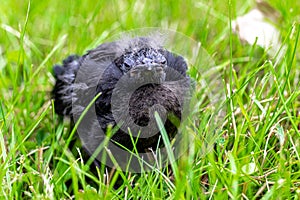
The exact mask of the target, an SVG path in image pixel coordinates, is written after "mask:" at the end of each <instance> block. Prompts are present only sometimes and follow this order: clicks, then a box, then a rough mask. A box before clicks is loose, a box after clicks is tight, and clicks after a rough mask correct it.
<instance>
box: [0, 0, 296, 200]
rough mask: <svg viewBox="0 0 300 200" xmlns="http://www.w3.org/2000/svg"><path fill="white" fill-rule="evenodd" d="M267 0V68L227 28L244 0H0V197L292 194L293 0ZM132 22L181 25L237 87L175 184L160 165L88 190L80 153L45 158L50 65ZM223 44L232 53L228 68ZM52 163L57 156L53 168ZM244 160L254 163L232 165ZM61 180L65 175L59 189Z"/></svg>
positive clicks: (51, 119) (52, 127)
mask: <svg viewBox="0 0 300 200" xmlns="http://www.w3.org/2000/svg"><path fill="white" fill-rule="evenodd" d="M267 2H268V3H269V4H270V5H271V6H273V7H274V8H275V9H276V10H277V11H278V12H279V13H280V15H281V18H280V21H279V24H278V25H277V27H278V28H279V30H280V32H281V34H282V41H283V43H284V44H285V45H287V52H286V55H285V56H284V59H283V61H282V62H281V63H279V64H278V66H275V67H274V66H273V65H272V64H273V63H272V58H269V57H268V56H266V55H265V54H264V53H263V52H261V51H255V52H254V53H253V47H252V46H251V45H246V44H243V43H241V42H240V40H239V38H238V37H237V36H236V35H232V34H231V31H230V28H229V22H230V19H235V18H236V17H237V16H239V15H243V14H245V13H246V12H248V11H249V10H251V9H252V8H254V7H255V2H254V1H252V0H247V1H228V2H227V1H220V0H217V1H191V0H189V1H171V0H164V1H163V0H161V1H155V2H153V1H149V0H148V1H147V0H146V1H116V0H112V1H72V0H65V1H58V0H49V1H38V0H31V1H28V0H26V1H17V0H2V1H1V4H0V13H1V14H0V106H1V107H0V111H1V112H0V133H1V137H0V145H1V158H0V182H1V187H0V188H1V190H0V197H1V198H3V199H20V198H28V199H30V198H34V199H52V198H65V199H69V198H74V197H76V198H77V199H80V198H81V199H85V198H88V197H90V198H95V197H97V198H108V199H110V198H112V197H114V198H134V199H135V198H137V199H139V198H147V199H155V198H158V199H159V198H169V199H174V198H175V199H184V198H187V199H189V198H194V199H196V198H198V197H199V198H216V199H224V198H229V197H230V198H244V199H252V198H265V199H290V198H292V199H299V198H300V196H299V195H300V189H299V187H300V181H299V180H300V172H299V169H300V168H299V167H300V161H299V153H300V147H299V145H300V140H299V138H300V137H299V136H300V135H299V128H297V126H299V125H298V124H299V121H300V120H299V105H300V103H299V101H300V100H299V88H300V86H299V76H300V75H299V74H300V69H299V68H300V67H299V66H300V59H299V56H300V51H299V42H298V36H299V20H300V1H280V0H270V1H267ZM229 13H231V16H230V14H229ZM143 27H161V28H165V29H172V30H176V31H178V32H181V33H184V34H185V35H187V36H189V37H191V38H193V39H194V40H196V41H199V42H201V44H202V47H204V48H205V49H206V50H207V52H208V53H209V54H210V55H211V56H212V57H213V59H214V60H215V62H216V64H217V65H225V68H224V72H223V73H224V77H223V79H224V81H225V84H229V85H230V87H231V88H232V89H233V91H237V92H236V93H235V95H234V97H232V104H231V106H230V109H229V110H228V116H229V117H228V119H227V120H228V121H227V122H224V123H227V124H228V125H227V126H226V127H227V130H224V132H225V133H226V134H224V135H225V136H226V137H225V136H224V135H223V137H222V139H223V140H224V141H223V140H222V144H218V145H217V148H216V150H215V151H214V152H213V153H211V154H208V155H207V156H206V157H205V158H200V157H199V156H197V149H199V148H200V147H197V144H199V143H200V144H201V140H200V138H199V141H195V144H196V145H195V152H194V154H193V155H190V156H189V157H188V158H192V160H193V162H192V161H189V162H188V164H186V165H183V166H181V167H182V168H180V177H181V178H182V179H181V181H180V182H175V183H174V184H173V183H168V184H165V183H164V181H166V180H165V179H164V178H163V176H162V175H161V174H159V173H152V174H150V175H148V176H147V175H145V177H147V180H145V179H146V178H145V177H144V180H140V182H139V186H136V187H131V186H130V184H129V182H130V180H131V179H130V178H129V179H128V182H127V183H125V184H124V187H121V188H120V189H119V190H117V191H115V190H113V189H112V187H111V186H109V185H106V184H104V183H103V180H100V181H99V182H100V183H99V185H100V186H99V188H93V187H90V186H89V184H87V183H86V182H85V181H84V176H85V175H86V174H85V173H82V171H84V170H80V169H81V168H80V162H78V164H76V165H75V164H70V163H72V162H73V161H72V160H68V159H69V157H67V158H65V159H66V160H64V162H63V161H61V160H58V159H57V157H59V156H60V154H61V153H62V145H63V144H64V143H63V141H62V142H59V140H60V139H61V136H62V135H67V134H68V128H67V127H68V126H67V125H66V124H61V123H58V120H57V116H56V115H55V114H54V113H53V109H52V107H51V101H50V98H51V95H50V93H51V89H52V87H53V84H54V77H53V75H52V66H53V65H54V64H56V63H60V62H61V60H62V59H64V58H65V57H66V56H68V55H69V54H72V53H77V54H80V55H82V54H83V53H85V52H86V51H87V50H88V49H90V48H93V47H96V46H97V45H99V44H100V43H102V42H104V41H105V40H106V39H107V38H109V37H110V36H112V35H115V34H118V33H120V32H123V31H127V30H132V29H136V28H143ZM230 40H231V41H232V43H230ZM231 54H232V58H233V59H235V60H237V61H236V62H235V63H234V65H233V68H234V71H231V72H229V70H230V69H231V68H230V66H229V62H230V58H231ZM245 57H250V60H251V62H247V61H244V59H243V58H245ZM239 58H241V60H242V61H241V62H239V61H238V60H239ZM269 59H270V62H265V61H268V60H269ZM226 63H227V64H226ZM231 73H232V74H233V77H231V81H230V74H231ZM249 74H251V75H252V76H249ZM253 95H255V97H256V99H255V101H254V100H253V98H251V97H253ZM262 114H264V116H262ZM274 116H275V117H274ZM200 117H201V115H200V116H199V118H200ZM199 129H200V128H199ZM237 133H238V134H237ZM278 135H279V136H278ZM237 136H238V137H237ZM275 136H276V137H275ZM184 159H185V158H183V160H184ZM58 163H64V164H60V165H59V166H60V167H61V168H58ZM77 165H78V166H77ZM253 165H254V166H255V169H257V170H255V173H253V174H252V173H249V174H247V173H243V172H242V168H243V167H245V166H246V167H247V166H253ZM74 166H75V167H74ZM76 167H77V168H76ZM77 175H78V177H77V178H76V176H77ZM126 175H127V174H126ZM204 175H205V176H204ZM91 176H92V175H91ZM203 177H204V178H203ZM205 178H207V179H208V180H209V181H205V180H204V179H205ZM68 180H71V181H72V183H75V184H73V185H72V186H70V187H69V188H68V187H67V184H66V182H67V181H68ZM77 182H80V184H79V183H77ZM167 182H168V181H167ZM73 195H75V196H73ZM89 195H91V196H89Z"/></svg>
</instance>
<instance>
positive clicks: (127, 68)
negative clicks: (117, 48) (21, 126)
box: [123, 63, 131, 70]
mask: <svg viewBox="0 0 300 200" xmlns="http://www.w3.org/2000/svg"><path fill="white" fill-rule="evenodd" d="M123 66H124V68H125V69H126V70H129V69H130V67H131V66H130V65H129V64H128V63H124V64H123Z"/></svg>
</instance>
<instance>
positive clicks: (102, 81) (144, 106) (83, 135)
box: [52, 36, 191, 162]
mask: <svg viewBox="0 0 300 200" xmlns="http://www.w3.org/2000/svg"><path fill="white" fill-rule="evenodd" d="M187 70H188V65H187V61H186V60H185V58H184V57H182V56H181V55H178V54H176V53H173V52H171V51H169V50H167V48H165V47H164V44H163V41H161V40H160V39H157V38H154V37H151V36H142V37H133V38H126V39H120V40H116V41H112V42H106V43H103V44H100V45H99V46H97V47H96V48H94V49H92V50H89V51H87V53H85V54H84V55H82V56H78V55H70V56H68V57H67V58H66V59H64V60H63V62H62V64H56V65H54V67H53V71H54V77H55V79H56V82H55V85H54V88H53V91H52V94H53V99H54V109H55V112H56V113H57V114H58V115H61V116H69V117H71V119H72V120H73V121H74V120H75V121H76V120H78V118H79V116H80V115H81V114H82V113H83V110H84V109H85V108H86V107H87V105H88V104H89V102H90V101H91V100H92V98H94V97H95V96H96V95H99V96H98V97H97V99H96V100H95V101H94V103H93V109H91V115H90V116H87V117H86V119H85V120H84V122H81V123H84V124H85V125H84V126H83V127H82V128H81V129H80V126H79V127H78V131H77V132H80V133H79V134H78V135H79V137H80V140H81V141H82V143H83V144H82V146H83V149H84V150H85V151H87V153H88V154H89V155H92V154H93V153H94V151H96V149H97V147H98V146H99V145H100V143H101V142H102V141H103V140H105V137H106V136H107V132H108V131H109V130H114V131H113V132H114V133H113V134H112V136H110V138H109V141H110V142H111V145H116V146H115V149H118V148H123V149H125V150H127V151H128V150H129V151H131V150H133V149H135V150H136V151H137V152H138V153H145V152H148V151H149V150H156V149H159V148H162V147H163V146H164V143H163V140H162V139H161V133H160V127H159V126H158V125H157V123H156V120H155V113H158V114H159V116H161V119H162V121H163V123H164V128H165V130H166V132H167V135H168V137H169V140H170V141H171V140H172V139H174V138H175V137H176V135H177V134H178V131H179V126H180V123H181V121H182V120H183V118H184V104H185V103H186V102H185V101H187V99H188V98H187V96H188V91H189V89H190V86H191V81H190V77H189V75H188V73H187ZM118 156H119V157H122V156H121V155H118ZM96 159H98V161H100V162H101V157H99V156H98V157H96Z"/></svg>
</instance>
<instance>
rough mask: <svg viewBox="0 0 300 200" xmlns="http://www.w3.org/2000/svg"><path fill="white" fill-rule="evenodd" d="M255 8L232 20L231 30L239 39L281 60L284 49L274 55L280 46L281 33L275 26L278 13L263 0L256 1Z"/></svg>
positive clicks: (278, 16)
mask: <svg viewBox="0 0 300 200" xmlns="http://www.w3.org/2000/svg"><path fill="white" fill-rule="evenodd" d="M256 4H257V6H256V8H254V9H252V10H250V11H249V12H248V13H246V14H245V15H243V16H239V17H237V18H236V19H235V20H233V21H232V30H233V32H234V33H236V34H237V35H238V36H239V38H240V40H241V41H243V42H247V43H248V44H250V45H254V44H255V43H256V45H258V46H260V47H262V48H263V49H264V50H265V51H266V52H267V53H268V55H269V56H271V57H276V58H277V59H276V60H281V57H282V55H283V53H284V49H285V48H282V50H281V51H280V53H279V54H278V55H277V56H276V54H277V53H278V52H279V50H280V48H281V39H280V38H281V35H280V32H279V30H278V29H277V28H276V26H275V25H276V24H278V21H279V18H280V14H279V13H278V12H277V11H276V10H275V9H274V8H273V7H271V6H270V5H269V4H268V3H266V2H263V1H256Z"/></svg>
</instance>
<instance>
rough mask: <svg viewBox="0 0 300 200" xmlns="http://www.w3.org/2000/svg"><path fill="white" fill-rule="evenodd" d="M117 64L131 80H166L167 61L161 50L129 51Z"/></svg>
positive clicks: (143, 49)
mask: <svg viewBox="0 0 300 200" xmlns="http://www.w3.org/2000/svg"><path fill="white" fill-rule="evenodd" d="M116 63H117V66H118V67H119V68H120V70H121V71H122V72H123V73H124V74H126V75H128V76H129V78H130V79H134V80H140V81H148V82H149V81H153V82H163V81H164V80H165V78H166V71H165V70H166V67H167V59H166V57H165V56H164V55H163V51H162V50H161V49H154V48H142V49H139V50H132V51H127V52H126V53H125V54H123V55H122V56H121V57H120V58H119V59H117V62H116Z"/></svg>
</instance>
